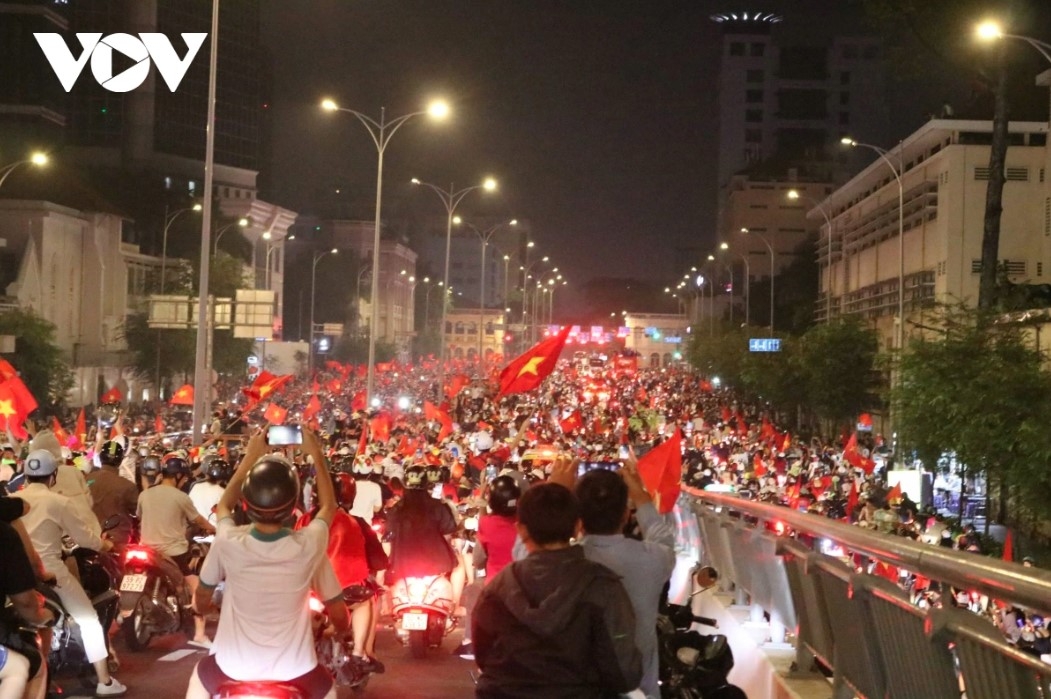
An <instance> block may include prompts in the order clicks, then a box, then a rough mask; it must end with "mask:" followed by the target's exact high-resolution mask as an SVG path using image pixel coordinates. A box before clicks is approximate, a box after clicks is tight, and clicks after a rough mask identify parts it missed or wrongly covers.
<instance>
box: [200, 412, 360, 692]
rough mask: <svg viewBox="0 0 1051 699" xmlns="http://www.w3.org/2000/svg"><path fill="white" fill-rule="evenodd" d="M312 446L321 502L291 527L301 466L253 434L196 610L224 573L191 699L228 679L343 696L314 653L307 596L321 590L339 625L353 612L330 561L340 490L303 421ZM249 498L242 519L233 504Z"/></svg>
mask: <svg viewBox="0 0 1051 699" xmlns="http://www.w3.org/2000/svg"><path fill="white" fill-rule="evenodd" d="M303 447H304V450H305V451H306V452H307V453H308V454H311V455H312V456H313V460H314V464H315V466H316V468H317V470H318V478H317V491H318V503H319V509H318V511H317V514H316V515H315V517H314V519H313V521H311V523H310V524H309V525H307V526H306V527H305V528H303V529H300V530H298V531H294V532H293V531H292V530H290V529H288V528H287V527H285V526H284V521H285V520H286V519H287V518H288V517H289V516H290V515H291V513H292V510H293V509H294V508H295V505H296V502H297V501H298V499H299V477H298V476H297V475H296V471H295V468H294V467H293V466H292V465H291V464H289V463H288V462H287V461H285V460H284V459H283V458H281V457H279V456H265V454H266V442H265V432H259V433H258V434H256V435H255V436H253V437H252V439H251V440H250V441H249V443H248V448H247V450H246V452H245V456H244V459H243V460H242V461H241V464H240V465H239V466H238V468H237V472H236V473H234V475H233V477H232V478H231V479H230V484H229V485H228V486H227V487H226V491H225V492H224V493H223V497H222V499H221V500H220V501H219V505H218V508H217V510H218V517H219V524H218V531H217V532H216V536H215V542H214V543H213V544H212V548H211V551H209V553H208V557H207V558H206V559H205V561H204V567H203V568H202V570H201V584H200V586H199V587H198V588H197V594H196V595H195V596H194V605H195V606H196V608H197V610H198V612H200V613H202V614H203V613H206V612H207V611H208V609H209V608H210V607H211V600H212V591H213V590H214V589H215V586H216V585H218V584H219V582H220V581H223V580H225V590H224V592H223V607H222V610H221V612H220V614H219V629H218V631H217V632H216V634H215V642H214V644H213V645H212V653H211V655H209V656H208V657H207V658H205V659H204V660H202V661H201V662H200V663H198V665H197V668H196V669H195V670H194V674H193V676H192V677H191V679H190V684H189V687H188V688H187V690H186V698H187V699H210V697H212V696H214V694H215V693H216V692H217V690H218V689H219V687H220V686H221V685H223V684H225V683H226V682H230V681H273V682H286V683H290V684H294V685H296V686H297V687H299V688H300V689H301V691H302V692H303V693H304V695H305V696H306V697H307V698H308V699H335V697H336V691H335V687H334V685H333V684H332V679H331V678H330V677H329V676H328V673H327V672H325V670H324V668H322V667H321V666H320V665H318V662H317V656H316V654H315V652H314V641H313V632H312V629H311V625H310V611H309V607H308V601H309V596H310V591H311V589H312V588H313V589H315V590H316V591H317V592H318V594H319V596H320V597H321V599H322V600H323V601H324V602H325V605H326V608H327V610H328V614H329V618H330V619H331V620H332V624H333V625H334V626H335V628H336V631H337V633H340V634H343V633H346V632H347V631H348V630H349V628H350V619H349V616H348V614H347V608H346V605H345V604H344V603H343V597H342V590H341V589H340V585H339V581H338V580H337V579H336V576H335V573H334V572H333V571H332V566H331V564H330V563H329V562H328V557H327V556H326V549H327V546H328V529H329V525H330V524H331V522H332V519H333V518H334V517H335V513H336V496H335V491H334V490H333V486H332V479H331V478H330V477H329V475H328V462H327V460H326V459H325V456H324V452H323V451H322V447H321V444H320V442H319V441H318V438H317V437H316V436H315V435H314V434H313V433H312V432H310V431H308V430H303ZM242 497H243V499H244V502H245V505H246V512H247V514H248V516H249V518H250V519H251V520H252V524H251V525H248V526H243V527H239V526H236V525H235V524H234V522H233V518H232V513H233V509H234V508H235V507H236V506H237V504H238V502H239V501H240V500H241V499H242Z"/></svg>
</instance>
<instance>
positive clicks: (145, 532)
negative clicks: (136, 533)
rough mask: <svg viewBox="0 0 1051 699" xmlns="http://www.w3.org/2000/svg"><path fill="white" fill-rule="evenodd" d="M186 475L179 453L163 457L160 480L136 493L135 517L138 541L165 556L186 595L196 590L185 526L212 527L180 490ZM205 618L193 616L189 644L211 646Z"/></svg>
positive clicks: (211, 530) (185, 464)
mask: <svg viewBox="0 0 1051 699" xmlns="http://www.w3.org/2000/svg"><path fill="white" fill-rule="evenodd" d="M189 475H190V465H189V463H188V462H187V461H186V459H185V458H183V457H182V456H181V455H179V454H177V453H171V454H168V455H166V456H165V457H164V460H163V463H162V465H161V480H160V482H159V483H157V484H156V485H155V486H153V487H152V488H150V489H149V490H145V491H143V492H142V493H141V494H140V495H139V506H138V516H139V521H140V523H141V527H142V532H141V536H140V541H141V543H142V545H143V546H148V547H150V548H151V549H153V550H155V551H157V552H158V553H160V554H161V555H163V556H167V557H168V558H170V559H171V560H172V561H174V563H175V565H177V566H178V568H179V572H180V573H182V575H183V577H184V578H185V581H186V585H187V587H188V588H189V594H190V596H192V595H193V593H194V591H195V590H196V589H197V579H198V578H197V571H196V570H194V567H193V561H192V560H191V559H192V553H191V551H190V542H189V541H188V540H187V538H186V528H187V526H188V525H194V526H196V527H198V528H199V529H201V530H203V531H205V532H207V533H209V534H214V533H215V527H213V526H212V525H211V524H209V522H208V520H206V519H205V518H204V517H202V516H201V515H200V513H198V512H197V508H196V507H194V504H193V501H192V500H190V496H189V495H187V494H186V493H184V492H182V490H180V489H179V486H180V485H182V482H183V480H185V479H186V478H187V477H189ZM204 626H205V620H204V617H202V616H197V615H195V616H194V635H193V639H192V640H191V641H190V642H191V643H192V644H193V645H197V646H200V647H203V648H208V647H210V645H211V641H210V640H209V638H208V636H207V634H206V633H205V629H204Z"/></svg>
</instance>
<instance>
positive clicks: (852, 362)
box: [793, 317, 879, 434]
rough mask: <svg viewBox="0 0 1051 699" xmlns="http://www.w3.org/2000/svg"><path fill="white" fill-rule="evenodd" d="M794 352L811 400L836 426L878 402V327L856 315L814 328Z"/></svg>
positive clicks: (812, 406) (809, 403)
mask: <svg viewBox="0 0 1051 699" xmlns="http://www.w3.org/2000/svg"><path fill="white" fill-rule="evenodd" d="M795 347H796V348H797V350H798V351H797V352H795V356H794V357H793V361H794V362H795V364H796V367H797V370H798V371H799V373H800V377H801V379H802V383H803V385H804V387H805V388H804V396H805V399H806V400H805V404H806V406H807V408H808V409H810V410H812V411H813V412H814V413H815V414H816V415H817V416H818V417H819V418H821V419H823V420H826V421H829V422H831V423H833V425H830V426H829V427H832V428H833V429H831V430H828V431H826V434H834V432H835V427H838V426H840V425H843V424H845V423H850V424H853V422H854V420H855V418H857V416H858V415H860V414H861V413H863V412H865V411H866V410H870V409H872V408H873V407H874V406H875V405H876V404H877V402H878V397H877V395H876V389H877V388H878V383H879V379H878V376H879V375H878V373H877V371H876V357H877V354H878V352H879V341H878V340H877V338H876V333H875V331H874V330H873V329H872V328H871V327H868V326H866V325H862V323H861V322H860V321H859V320H858V319H857V318H853V317H848V318H844V319H841V320H837V321H834V322H832V323H824V324H822V325H816V326H814V327H812V328H810V329H809V330H808V331H807V332H806V333H804V334H803V336H802V337H800V338H799V341H798V343H797V344H796V345H795Z"/></svg>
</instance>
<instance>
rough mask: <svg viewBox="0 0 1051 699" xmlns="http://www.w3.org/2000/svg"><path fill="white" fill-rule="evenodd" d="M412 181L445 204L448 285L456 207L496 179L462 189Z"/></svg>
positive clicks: (492, 186) (442, 368) (441, 377)
mask: <svg viewBox="0 0 1051 699" xmlns="http://www.w3.org/2000/svg"><path fill="white" fill-rule="evenodd" d="M412 183H413V184H415V185H420V186H423V187H427V188H428V189H430V190H431V191H432V192H434V193H435V194H437V195H438V198H439V199H441V201H442V204H443V205H444V206H445V212H446V214H447V218H446V222H445V275H444V276H443V278H442V280H443V281H444V282H445V286H446V287H448V286H449V254H450V251H451V249H452V239H453V238H452V236H453V217H454V216H455V215H456V207H458V206H459V205H460V202H461V201H463V198H464V197H466V196H467V195H468V194H470V193H471V192H473V191H475V190H476V189H484V190H485V191H487V192H492V191H495V190H496V180H494V179H493V178H492V177H487V178H486V179H485V180H484V181H483V182H482V184H476V185H474V186H471V187H464V188H463V189H455V188H454V186H453V185H452V184H450V185H449V189H442V188H441V187H438V186H437V185H433V184H431V183H430V182H421V181H420V180H418V179H417V178H415V177H413V178H412ZM448 307H449V304H447V303H445V302H444V299H443V300H442V320H441V323H442V325H441V328H440V333H439V337H441V342H442V348H441V366H439V367H438V385H439V386H441V385H442V384H444V382H445V319H446V317H447V314H446V311H447V310H448Z"/></svg>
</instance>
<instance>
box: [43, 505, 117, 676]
mask: <svg viewBox="0 0 1051 699" xmlns="http://www.w3.org/2000/svg"><path fill="white" fill-rule="evenodd" d="M118 524H119V519H118V518H117V517H116V516H114V517H110V518H109V519H107V520H106V521H105V522H104V523H103V527H102V531H103V532H107V531H110V530H111V529H113V528H115V527H116V526H117V525H118ZM66 543H67V545H66V546H65V548H64V551H65V556H66V558H67V559H72V560H74V561H75V562H76V566H77V573H78V576H79V578H80V585H81V587H83V588H84V592H85V593H87V596H88V599H90V600H91V606H92V607H94V608H95V613H96V614H98V617H99V623H100V624H102V628H103V629H109V627H110V625H111V624H112V623H113V621H114V620H115V619H116V618H117V613H118V612H119V610H120V596H119V595H118V594H117V592H116V590H117V587H118V585H119V583H120V576H121V573H120V564H119V562H118V560H117V558H116V557H115V556H113V555H110V554H107V553H99V552H97V551H92V550H90V549H85V548H81V547H79V546H76V545H75V544H73V543H72V541H69V540H67V542H66ZM37 591H38V592H40V593H41V594H42V595H43V597H44V606H45V607H46V608H48V609H49V610H51V613H52V614H53V615H54V617H55V624H54V626H53V627H52V630H51V647H50V648H49V649H48V659H47V662H48V668H49V671H50V672H51V673H52V674H53V675H58V674H66V675H70V674H75V675H76V676H77V678H78V679H79V680H80V682H81V683H82V684H83V685H84V687H85V688H94V687H95V682H96V677H95V669H94V668H93V667H92V665H91V663H89V662H88V659H87V655H86V654H85V652H84V642H83V640H82V638H81V635H80V628H79V627H78V626H77V624H76V622H75V621H74V620H73V618H72V617H71V616H69V614H68V612H67V611H66V609H65V607H64V606H63V605H62V600H61V598H60V597H59V596H58V593H57V592H56V591H55V589H54V587H53V586H52V585H49V584H47V583H44V584H41V585H40V586H38V588H37ZM106 644H107V648H108V649H109V636H108V635H107V636H106ZM109 650H110V660H109V665H110V670H111V671H115V670H116V669H117V667H116V666H117V665H118V663H117V661H116V658H115V656H114V655H113V651H112V649H109Z"/></svg>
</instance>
